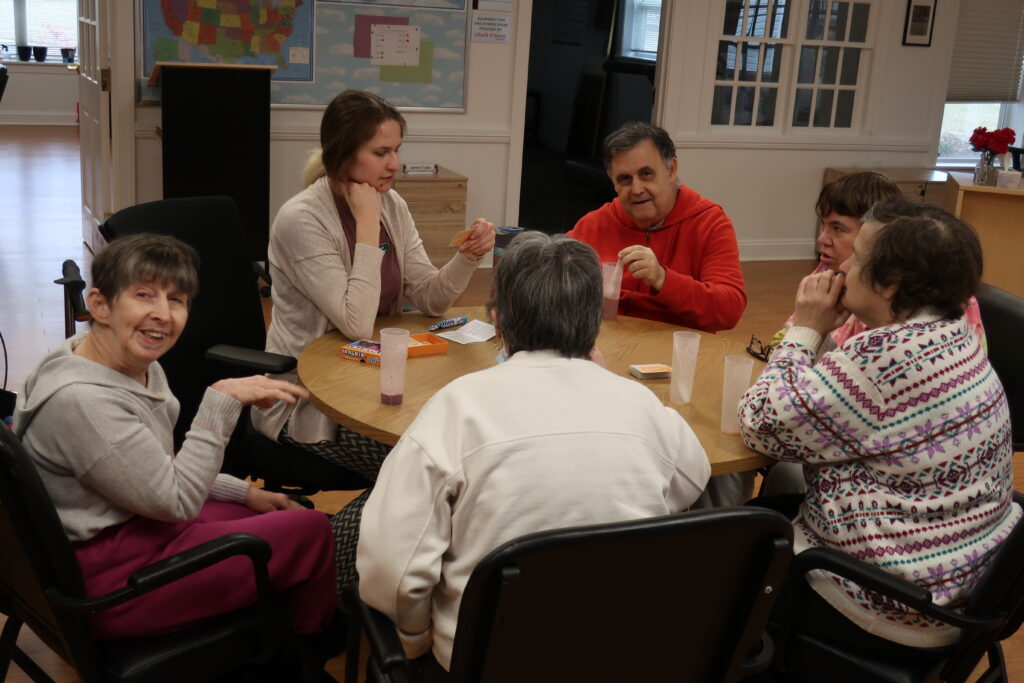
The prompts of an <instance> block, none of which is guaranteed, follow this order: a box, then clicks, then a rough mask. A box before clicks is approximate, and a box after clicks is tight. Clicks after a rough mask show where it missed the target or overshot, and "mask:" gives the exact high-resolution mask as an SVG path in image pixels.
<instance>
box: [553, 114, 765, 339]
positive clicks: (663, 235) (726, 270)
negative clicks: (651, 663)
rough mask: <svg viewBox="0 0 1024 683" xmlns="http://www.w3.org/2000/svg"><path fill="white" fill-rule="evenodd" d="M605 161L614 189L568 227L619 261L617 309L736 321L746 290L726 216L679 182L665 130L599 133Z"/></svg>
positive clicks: (701, 325) (700, 322)
mask: <svg viewBox="0 0 1024 683" xmlns="http://www.w3.org/2000/svg"><path fill="white" fill-rule="evenodd" d="M604 165H605V168H606V169H607V170H608V176H609V177H610V178H611V179H612V183H613V184H614V186H615V191H616V193H617V194H618V197H617V198H616V199H614V200H613V201H611V202H609V203H608V204H605V205H604V206H602V207H601V208H600V209H597V210H596V211H591V212H590V213H588V214H587V215H586V216H584V217H583V218H581V219H580V220H579V222H578V223H577V224H576V227H575V228H573V229H572V230H570V231H569V233H568V234H569V236H570V237H574V238H576V239H578V240H580V241H581V242H585V243H587V244H589V245H590V246H592V247H593V248H594V249H595V250H596V251H597V253H598V254H599V255H600V257H601V260H602V261H615V260H621V261H622V265H623V274H622V294H621V298H620V300H619V314H620V315H632V316H636V317H639V318H649V319H651V320H661V321H664V322H669V323H674V324H676V325H682V326H684V327H692V328H696V329H699V330H706V331H708V332H717V331H718V330H728V329H731V328H733V327H735V326H736V323H737V322H739V319H740V316H741V315H742V314H743V309H744V308H746V305H747V295H746V294H745V293H744V291H743V273H742V271H741V270H740V259H739V249H738V247H737V246H736V233H735V231H734V230H733V227H732V221H730V220H729V217H728V216H726V215H725V212H724V211H722V207H720V206H719V205H718V204H715V203H714V202H711V201H709V200H707V199H704V198H703V197H701V196H700V195H699V194H697V193H696V192H694V191H693V190H691V189H690V188H688V187H686V186H684V185H681V184H680V183H679V179H678V178H677V176H676V171H677V170H678V168H679V161H678V159H676V147H675V144H674V143H673V142H672V138H670V137H669V135H668V133H666V132H665V131H664V130H662V129H661V128H658V127H657V126H653V125H651V124H649V123H640V122H634V123H627V124H624V125H623V126H622V127H620V128H619V129H618V130H616V131H615V132H613V133H611V134H610V135H609V136H608V137H607V138H605V141H604Z"/></svg>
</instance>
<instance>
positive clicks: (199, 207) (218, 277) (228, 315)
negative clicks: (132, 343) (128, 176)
mask: <svg viewBox="0 0 1024 683" xmlns="http://www.w3.org/2000/svg"><path fill="white" fill-rule="evenodd" d="M100 232H101V233H102V234H103V237H104V238H105V239H106V240H107V241H110V240H113V239H115V238H117V237H120V236H123V235H132V234H136V233H141V232H147V233H159V234H162V235H171V236H172V237H176V238H178V239H180V240H181V241H182V242H185V243H186V244H189V245H191V246H192V247H193V248H195V250H196V251H197V252H199V259H200V266H199V296H198V297H196V299H195V301H194V302H193V304H192V306H191V308H190V310H189V318H188V324H187V325H186V326H185V331H184V332H182V335H181V338H180V339H179V340H178V343H177V344H175V346H174V348H172V349H171V350H170V351H168V352H167V353H166V354H165V355H164V356H163V357H162V358H161V359H160V365H161V366H162V367H163V368H164V372H166V373H167V380H168V383H169V384H170V388H171V391H172V392H173V393H174V395H175V397H177V399H178V401H180V402H181V413H180V415H179V416H178V423H177V426H176V427H175V430H174V445H175V450H177V448H178V447H179V446H180V445H181V442H182V440H184V437H185V433H186V432H187V431H188V429H189V426H190V425H191V424H192V418H193V417H195V414H196V411H197V410H198V409H199V403H200V402H201V401H202V398H203V393H204V392H205V391H206V388H207V387H209V386H210V385H211V384H213V383H214V382H216V381H217V380H220V379H224V378H225V377H229V376H232V370H231V369H230V368H228V367H227V366H224V365H222V364H219V363H214V362H210V361H207V360H206V359H205V358H204V354H205V353H206V350H207V349H209V348H210V347H211V346H214V345H216V344H234V345H237V346H244V347H248V348H252V349H260V350H262V349H263V348H264V346H265V344H266V327H265V325H264V322H263V307H262V304H261V303H260V296H259V288H258V286H257V281H256V274H255V272H254V270H253V267H252V260H251V259H250V258H249V255H248V247H247V246H246V238H245V234H244V232H243V230H242V223H241V219H240V218H239V214H238V209H237V208H236V207H235V202H234V200H233V199H231V198H230V197H184V198H181V199H162V200H158V201H155V202H148V203H145V204H139V205H136V206H130V207H128V208H126V209H122V210H121V211H118V212H117V213H115V214H114V215H113V216H111V217H110V218H108V219H107V220H106V222H105V223H104V224H103V225H102V226H100ZM238 374H242V373H238ZM247 374H251V373H247Z"/></svg>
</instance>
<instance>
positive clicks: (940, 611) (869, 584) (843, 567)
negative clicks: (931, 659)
mask: <svg viewBox="0 0 1024 683" xmlns="http://www.w3.org/2000/svg"><path fill="white" fill-rule="evenodd" d="M814 569H824V570H825V571H828V572H832V573H833V574H837V575H839V576H841V577H843V578H845V579H849V580H851V581H853V582H855V583H857V584H859V585H861V586H864V587H865V588H869V589H871V590H873V591H875V592H877V593H881V594H883V595H885V596H887V597H890V598H892V599H894V600H897V601H899V602H901V603H903V604H904V605H906V606H907V607H910V608H912V609H915V610H917V611H918V612H921V613H922V614H925V615H927V616H929V617H932V618H933V619H937V620H939V621H941V622H943V623H946V624H950V625H951V626H956V627H957V628H962V629H966V630H970V631H976V632H986V631H993V630H995V629H998V628H999V627H1000V626H1002V625H1003V624H1004V623H1005V622H1006V619H1007V615H1005V614H997V615H995V616H992V617H975V616H971V615H968V614H961V613H960V612H956V611H954V610H951V609H947V608H945V607H940V606H938V605H936V604H935V603H933V602H932V594H931V593H930V592H929V591H927V590H926V589H924V588H921V587H919V586H916V585H914V584H912V583H910V582H909V581H906V580H904V579H901V578H900V577H898V576H895V575H893V574H890V573H889V572H887V571H885V570H883V569H880V568H878V567H876V566H874V565H871V564H867V563H866V562H862V561H860V560H858V559H855V558H853V557H851V556H849V555H847V554H846V553H842V552H839V551H837V550H833V549H831V548H811V549H809V550H805V551H803V552H802V553H799V554H798V555H796V556H794V557H793V561H792V563H791V564H790V566H789V571H790V577H791V578H799V577H801V576H803V575H804V574H806V573H807V572H809V571H811V570H814Z"/></svg>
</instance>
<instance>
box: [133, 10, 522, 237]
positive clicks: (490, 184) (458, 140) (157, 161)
mask: <svg viewBox="0 0 1024 683" xmlns="http://www.w3.org/2000/svg"><path fill="white" fill-rule="evenodd" d="M515 5H516V7H515V11H514V12H512V13H511V18H512V31H511V37H510V41H509V42H508V43H473V42H470V43H468V47H469V55H468V57H467V74H468V83H467V87H466V112H465V113H463V114H452V113H424V112H409V113H405V117H406V120H407V122H408V124H409V125H408V131H407V135H406V137H405V141H404V144H403V145H402V150H401V156H402V158H403V159H404V160H406V161H432V162H435V163H438V164H440V165H442V166H445V167H447V168H450V169H451V170H453V171H455V172H457V173H461V174H462V175H464V176H467V177H468V178H469V191H468V201H467V208H466V213H467V220H468V221H472V220H473V218H475V217H476V216H484V217H486V218H488V219H490V220H492V221H494V222H495V223H496V224H498V225H514V224H515V221H516V219H517V218H518V210H519V177H520V167H521V163H522V134H523V114H524V107H525V97H526V95H525V93H526V67H527V60H528V52H529V44H530V35H529V34H530V12H531V6H532V0H517V2H516V3H515ZM322 113H323V110H322V109H314V110H309V109H284V108H279V107H274V108H273V109H272V111H271V119H270V140H271V143H270V166H271V175H270V187H271V190H270V213H271V217H273V215H275V214H276V213H277V210H278V209H279V208H280V206H281V204H283V203H284V202H285V201H286V200H287V199H288V198H289V197H291V196H292V195H293V194H295V193H296V192H298V191H299V190H301V189H302V187H301V180H300V176H301V169H302V164H303V162H304V161H305V158H306V155H307V154H308V152H309V151H310V150H311V149H314V148H316V147H318V146H319V130H320V117H321V115H322ZM159 125H160V110H159V108H158V107H153V106H139V107H137V108H136V141H137V144H136V162H137V163H136V168H137V176H136V194H137V197H136V201H139V202H142V201H148V200H151V199H159V198H160V196H161V185H162V179H161V172H160V165H161V149H160V141H159V140H158V139H157V138H156V136H155V133H154V131H155V129H156V127H157V126H159Z"/></svg>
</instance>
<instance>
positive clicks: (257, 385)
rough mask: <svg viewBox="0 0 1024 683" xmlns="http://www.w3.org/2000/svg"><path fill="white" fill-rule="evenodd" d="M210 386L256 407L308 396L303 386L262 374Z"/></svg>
mask: <svg viewBox="0 0 1024 683" xmlns="http://www.w3.org/2000/svg"><path fill="white" fill-rule="evenodd" d="M210 388H211V389H214V390H215V391H219V392H220V393H222V394H227V395H228V396H230V397H231V398H233V399H235V400H236V401H238V402H239V403H241V404H242V405H244V406H256V407H258V408H269V407H270V406H272V405H274V404H275V403H277V402H278V401H284V402H285V403H295V402H296V401H297V400H299V399H300V398H302V399H306V398H309V392H308V391H306V389H305V388H304V387H300V386H299V385H298V384H293V383H292V382H285V381H282V380H279V379H270V378H269V377H265V376H263V375H253V376H252V377H240V378H232V379H222V380H220V381H219V382H215V383H214V384H213V385H211V387H210Z"/></svg>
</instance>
